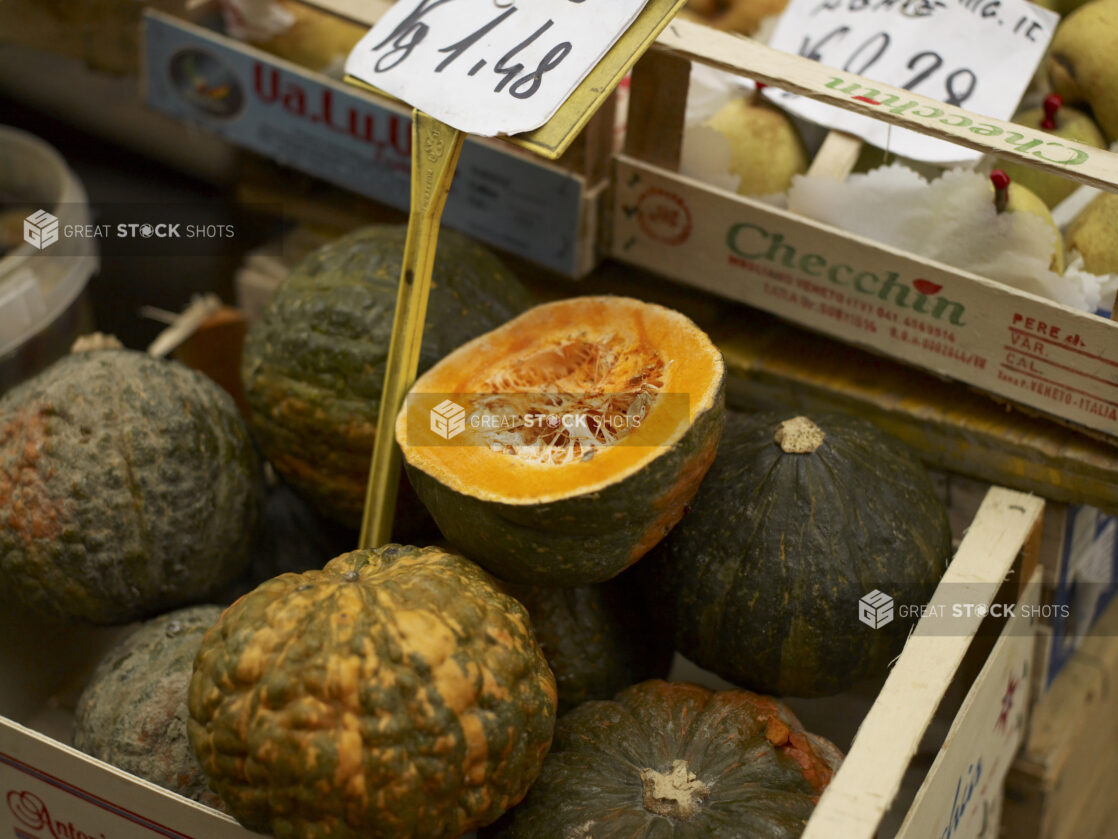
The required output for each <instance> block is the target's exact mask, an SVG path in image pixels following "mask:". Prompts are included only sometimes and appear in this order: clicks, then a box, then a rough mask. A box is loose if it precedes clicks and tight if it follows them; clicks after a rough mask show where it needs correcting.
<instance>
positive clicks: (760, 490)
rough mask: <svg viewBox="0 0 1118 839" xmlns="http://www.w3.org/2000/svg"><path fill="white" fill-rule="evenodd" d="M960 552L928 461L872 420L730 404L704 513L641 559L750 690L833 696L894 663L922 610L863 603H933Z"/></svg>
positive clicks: (676, 625) (700, 499) (709, 657)
mask: <svg viewBox="0 0 1118 839" xmlns="http://www.w3.org/2000/svg"><path fill="white" fill-rule="evenodd" d="M805 419H806V422H802V420H805ZM950 554H951V529H950V526H949V524H948V520H947V511H946V509H945V508H944V505H943V503H942V502H941V501H940V500H939V497H938V496H937V495H936V493H935V490H934V488H933V486H932V484H931V481H930V480H929V478H928V476H927V474H926V472H925V471H924V469H923V467H922V465H921V464H920V463H919V461H917V460H916V459H915V457H914V456H913V455H912V454H911V453H910V452H909V451H908V450H907V449H906V448H905V447H904V446H903V445H902V444H901V443H900V442H899V441H897V440H895V439H893V438H891V437H889V436H887V435H886V434H884V433H883V432H881V431H879V430H878V429H877V428H876V427H874V426H873V425H872V424H871V423H869V422H868V421H866V420H863V419H860V418H857V417H852V416H846V415H842V414H821V415H818V416H813V417H811V418H797V417H795V416H794V415H790V414H788V413H780V414H776V413H771V414H769V413H766V414H756V415H741V414H730V415H729V416H728V419H727V422H726V430H725V433H724V436H723V438H722V442H721V444H720V447H719V452H718V457H717V459H716V461H715V464H714V466H713V467H712V468H711V471H710V472H709V473H708V475H707V478H706V480H705V481H704V483H703V486H702V487H701V488H700V490H699V494H698V495H697V496H696V498H695V503H694V506H693V508H692V510H691V511H690V513H689V514H688V515H687V516H686V517H684V519H683V521H682V522H680V524H679V525H678V526H677V527H676V528H675V530H674V531H673V532H672V533H671V534H670V536H669V537H668V538H667V539H665V540H664V542H663V543H661V545H660V546H658V548H657V549H656V550H655V551H653V552H652V553H651V554H650V555H649V556H648V557H647V558H646V559H645V560H644V561H643V562H642V563H641V565H640V568H639V570H640V572H641V573H642V581H643V584H644V586H645V589H646V592H647V595H648V598H649V604H650V609H651V610H652V613H653V614H655V615H657V616H659V617H660V619H662V620H664V621H665V623H666V624H667V625H668V627H669V629H670V631H671V632H672V635H673V637H674V641H675V646H676V649H678V650H679V652H681V653H682V654H683V655H684V656H686V657H687V658H688V659H690V660H691V661H693V662H695V663H696V664H698V665H699V666H700V667H704V668H706V669H708V670H711V671H713V672H715V673H717V674H718V675H719V676H721V677H722V678H724V679H726V680H728V681H730V682H732V683H734V684H736V685H740V686H742V687H746V688H750V689H752V690H757V691H761V692H763V693H771V694H777V695H787V696H822V695H828V694H833V693H837V692H839V691H842V690H844V689H846V688H848V687H850V686H851V685H852V684H853V683H854V682H855V681H857V680H859V679H862V678H869V677H876V676H879V675H881V674H883V673H884V672H885V670H886V668H887V667H888V665H889V662H890V661H892V659H893V658H895V657H896V656H897V655H898V654H899V653H900V650H901V648H902V647H903V645H904V641H905V638H906V637H907V634H908V630H909V627H910V625H911V623H912V620H910V619H908V620H906V619H903V618H902V617H901V616H900V615H896V616H895V618H894V619H893V620H892V622H890V623H888V624H887V625H885V626H881V627H879V628H877V629H874V628H872V627H870V626H867V625H866V624H863V623H862V622H861V621H860V620H859V600H860V599H861V598H862V597H864V596H865V595H867V594H869V593H870V592H872V591H874V590H881V591H883V592H885V593H886V594H888V595H890V596H892V597H893V598H894V599H895V600H896V602H897V603H927V602H928V601H929V600H930V599H931V596H932V593H933V592H934V591H935V588H936V586H937V585H938V583H939V580H940V578H941V577H942V576H943V572H944V570H945V569H946V567H947V562H948V560H949V559H950Z"/></svg>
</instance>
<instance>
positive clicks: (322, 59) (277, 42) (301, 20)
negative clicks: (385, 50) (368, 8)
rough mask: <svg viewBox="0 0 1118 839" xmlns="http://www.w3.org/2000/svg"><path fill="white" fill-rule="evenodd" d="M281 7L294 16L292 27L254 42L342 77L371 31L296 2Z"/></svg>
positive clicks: (285, 2)
mask: <svg viewBox="0 0 1118 839" xmlns="http://www.w3.org/2000/svg"><path fill="white" fill-rule="evenodd" d="M278 5H279V6H280V7H281V9H282V10H283V11H286V12H288V13H289V14H290V15H291V17H292V19H293V22H292V24H291V26H289V27H288V28H287V29H285V30H284V31H282V32H280V33H278V34H276V35H272V36H271V37H269V38H267V39H266V40H254V41H252V43H253V44H254V45H255V46H258V47H260V48H261V49H263V50H265V51H266V52H270V53H272V54H273V55H278V56H279V57H280V58H286V59H287V60H288V61H293V62H295V63H296V64H298V65H299V66H301V67H307V68H309V69H311V70H316V71H318V72H322V73H333V74H335V75H339V74H340V70H341V66H342V64H343V63H344V62H345V59H346V56H347V55H349V53H350V52H351V51H352V50H353V48H354V47H355V46H357V42H358V41H360V40H361V38H362V37H363V36H364V35H365V33H366V32H368V31H369V30H368V27H365V26H360V25H358V24H356V23H352V22H351V21H348V20H344V19H343V18H340V17H336V16H335V15H332V14H330V13H329V12H324V11H320V10H318V9H314V8H311V7H310V6H306V5H304V4H302V3H298V2H293V0H279V2H278Z"/></svg>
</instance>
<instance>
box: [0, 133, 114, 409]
mask: <svg viewBox="0 0 1118 839" xmlns="http://www.w3.org/2000/svg"><path fill="white" fill-rule="evenodd" d="M0 196H2V198H3V200H4V203H8V202H17V203H19V204H29V205H33V206H36V207H38V208H41V209H43V210H45V211H47V212H48V213H50V214H51V215H54V216H56V217H57V218H58V225H59V230H60V231H61V230H63V229H64V228H65V227H66V226H67V225H85V224H89V223H90V212H89V201H88V199H87V197H86V193H85V188H84V187H83V186H82V184H81V182H80V181H79V180H78V178H77V176H76V175H74V173H73V172H72V171H71V170H70V168H69V167H68V166H67V165H66V161H65V160H64V159H63V158H62V156H61V155H60V154H59V153H58V152H57V151H55V149H54V148H53V147H52V146H50V145H48V144H47V143H45V142H43V141H42V140H40V139H39V138H38V137H36V136H34V135H33V134H29V133H27V132H26V131H21V130H19V129H17V128H12V127H11V126H7V125H0ZM51 247H53V248H54V249H55V250H56V251H58V252H59V254H58V255H52V254H51V248H49V247H48V248H44V249H43V250H42V251H40V250H39V249H38V248H36V247H34V246H33V245H31V244H27V243H26V242H25V243H23V244H21V245H19V246H18V247H16V248H15V249H13V250H11V251H9V252H8V253H7V254H6V255H5V256H4V257H3V258H0V392H2V391H4V390H7V389H8V388H9V387H11V386H12V385H13V384H15V383H16V382H18V381H21V380H22V379H24V378H27V377H28V376H30V375H32V374H34V373H36V372H38V371H39V370H41V369H42V368H43V367H46V366H47V365H48V364H50V363H51V362H52V361H54V360H55V359H57V358H59V357H60V356H62V355H63V354H65V353H66V352H67V350H68V349H69V346H70V344H71V343H72V342H73V340H74V338H76V337H77V336H78V335H79V334H80V333H82V332H84V331H88V330H89V328H90V327H91V321H92V317H91V315H90V309H89V305H88V301H87V300H86V299H85V296H84V295H83V294H82V292H83V291H84V290H85V288H86V285H87V284H88V283H89V279H90V277H92V276H93V274H94V273H96V271H97V268H98V265H99V259H98V250H97V243H96V240H94V239H82V240H73V241H67V242H66V243H65V244H63V243H62V242H59V243H58V244H56V245H53V246H51Z"/></svg>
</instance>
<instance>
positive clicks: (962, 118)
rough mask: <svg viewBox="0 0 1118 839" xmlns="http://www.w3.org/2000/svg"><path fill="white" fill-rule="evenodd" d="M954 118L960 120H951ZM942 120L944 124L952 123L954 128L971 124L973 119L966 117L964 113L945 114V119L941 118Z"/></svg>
mask: <svg viewBox="0 0 1118 839" xmlns="http://www.w3.org/2000/svg"><path fill="white" fill-rule="evenodd" d="M952 119H955V120H958V121H957V122H951V120H952ZM940 122H942V123H943V124H944V125H950V126H951V127H952V128H966V127H967V126H968V125H970V124H971V119H970V117H965V116H963V115H962V114H951V115H949V116H945V117H944V118H943V119H941V120H940Z"/></svg>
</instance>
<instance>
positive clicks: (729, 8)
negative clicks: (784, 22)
mask: <svg viewBox="0 0 1118 839" xmlns="http://www.w3.org/2000/svg"><path fill="white" fill-rule="evenodd" d="M787 5H788V0H689V2H688V3H687V6H686V7H685V9H684V11H685V12H686V14H685V15H684V17H687V18H690V19H691V20H698V21H700V22H702V23H705V24H707V25H708V26H712V27H714V28H715V29H721V30H723V31H724V32H737V33H738V34H740V35H755V34H757V30H758V29H760V27H761V21H763V20H764V19H765V18H767V17H770V16H772V15H779V14H780V13H781V12H783V11H784V7H785V6H787Z"/></svg>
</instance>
